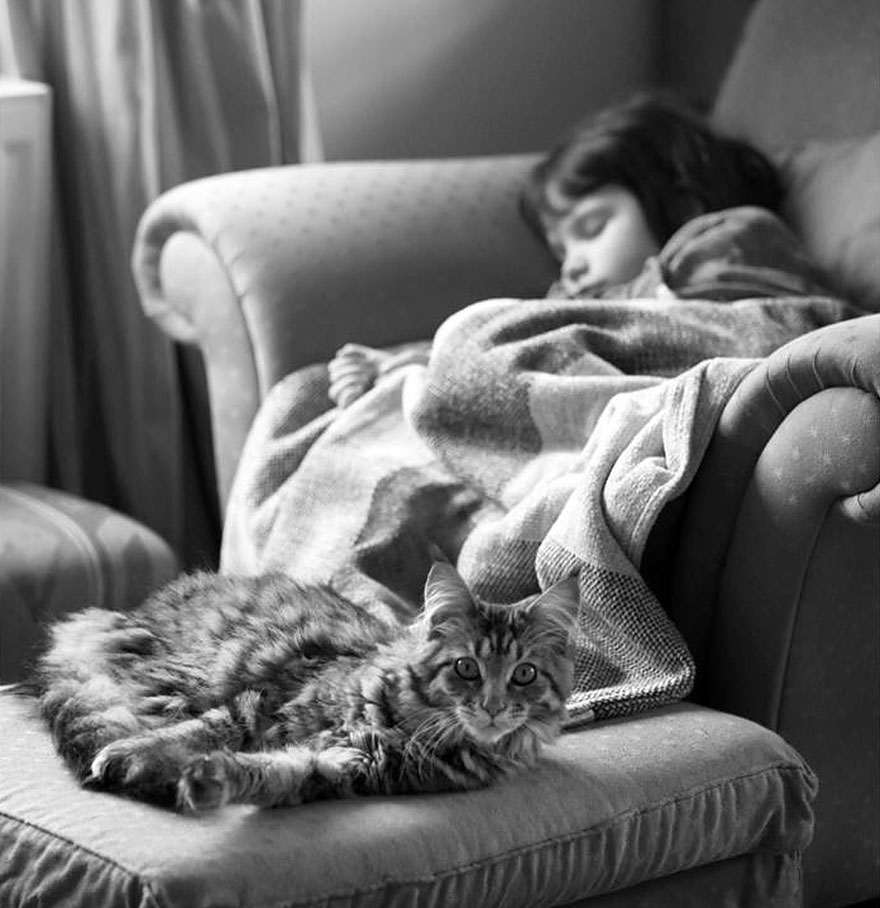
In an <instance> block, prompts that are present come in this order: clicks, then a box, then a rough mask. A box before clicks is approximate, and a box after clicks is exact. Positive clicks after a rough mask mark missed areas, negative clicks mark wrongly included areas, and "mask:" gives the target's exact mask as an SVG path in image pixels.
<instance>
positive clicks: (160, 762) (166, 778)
mask: <svg viewBox="0 0 880 908" xmlns="http://www.w3.org/2000/svg"><path fill="white" fill-rule="evenodd" d="M175 762H176V761H175V759H174V757H173V755H172V754H170V753H169V752H167V750H166V749H165V748H163V747H161V746H160V745H158V744H157V743H156V742H155V741H152V740H148V739H146V738H138V737H133V738H122V739H120V740H118V741H112V742H111V743H110V744H107V745H105V746H104V747H102V748H101V750H99V751H98V753H97V755H96V756H95V758H94V760H92V764H91V775H89V776H88V777H87V778H86V779H84V780H83V785H85V786H86V787H87V788H97V789H109V790H111V791H121V792H124V793H126V794H129V795H133V796H134V797H138V798H141V799H143V800H148V801H158V802H160V803H165V802H168V801H171V800H173V793H174V784H175V782H176V780H177V767H176V765H175Z"/></svg>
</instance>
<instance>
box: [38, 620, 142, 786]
mask: <svg viewBox="0 0 880 908" xmlns="http://www.w3.org/2000/svg"><path fill="white" fill-rule="evenodd" d="M153 645H154V641H153V640H152V635H150V634H149V632H148V631H146V630H144V629H142V628H138V627H134V626H132V624H131V623H130V621H129V619H128V616H127V615H125V614H123V613H120V612H113V611H107V610H105V609H97V608H90V609H85V610H83V611H81V612H77V613H75V614H73V615H71V616H69V617H67V618H65V619H63V620H62V621H60V622H58V623H57V624H55V625H54V626H53V627H52V628H51V630H50V642H49V645H48V647H47V649H46V650H45V652H44V653H43V655H42V656H41V657H40V658H39V659H38V661H37V663H36V667H35V670H34V672H33V673H32V675H31V677H30V679H29V680H28V682H27V684H26V685H25V691H26V692H28V693H30V694H31V695H33V696H35V697H37V698H38V702H39V708H40V712H41V713H42V715H43V718H44V719H45V720H46V722H47V723H48V725H49V728H50V729H51V731H52V736H53V738H54V741H55V746H56V748H57V750H58V752H59V754H61V756H62V757H63V758H64V760H65V761H66V762H67V764H68V765H69V766H70V767H71V769H73V771H74V772H75V773H76V775H77V777H78V778H79V779H80V780H82V779H85V778H87V777H88V775H89V773H90V771H91V765H92V760H93V759H94V757H95V755H96V754H97V753H98V751H99V750H100V749H101V748H102V747H103V746H104V745H105V744H109V743H110V742H111V741H115V740H117V739H119V738H122V737H127V736H129V735H131V734H135V733H137V732H138V731H141V730H143V729H144V728H145V727H146V724H145V721H144V718H143V717H141V716H138V715H137V714H136V712H135V711H134V709H133V707H132V703H131V702H130V698H129V694H130V688H129V687H127V686H126V685H125V684H124V683H122V677H121V676H120V669H121V668H123V667H124V666H125V664H126V663H128V664H130V663H131V662H132V661H134V660H136V659H138V658H139V657H141V658H142V657H143V656H144V655H146V654H147V653H148V652H150V650H151V648H152V646H153Z"/></svg>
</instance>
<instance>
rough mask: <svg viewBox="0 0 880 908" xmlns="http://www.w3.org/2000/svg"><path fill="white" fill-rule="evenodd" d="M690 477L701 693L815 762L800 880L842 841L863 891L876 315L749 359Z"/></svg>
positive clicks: (875, 485) (869, 872) (879, 364)
mask: <svg viewBox="0 0 880 908" xmlns="http://www.w3.org/2000/svg"><path fill="white" fill-rule="evenodd" d="M698 481H699V485H698V486H695V487H694V488H693V489H692V494H691V495H690V497H689V500H688V503H687V505H686V509H685V517H684V527H683V529H684V532H683V534H682V536H681V537H680V539H679V546H680V548H679V550H678V563H677V564H676V581H677V583H676V593H677V595H676V597H675V599H676V601H675V609H676V611H677V615H676V620H678V621H679V622H680V624H679V626H680V627H681V628H682V630H683V632H684V633H685V636H686V637H687V638H688V640H689V643H690V644H691V648H692V650H693V651H694V654H695V658H696V659H697V665H698V684H697V688H696V694H697V697H698V698H699V699H701V700H702V701H703V702H705V703H707V704H709V705H712V706H714V707H716V708H718V709H722V710H726V711H729V712H733V713H736V714H738V715H742V716H745V717H747V718H750V719H753V720H755V721H758V722H760V723H761V724H763V725H765V726H767V727H769V728H772V729H773V730H774V731H776V732H778V733H779V734H780V735H782V736H783V737H784V738H785V739H786V740H787V741H789V742H790V743H791V744H792V745H793V746H794V747H796V748H797V750H798V751H799V752H800V753H801V754H802V755H803V756H804V758H805V759H806V760H807V762H808V763H809V764H810V765H811V767H812V768H813V769H814V770H815V772H816V773H817V775H818V777H819V796H818V799H817V802H816V830H815V834H814V838H813V843H812V845H811V846H810V868H811V869H810V879H809V880H808V881H807V882H808V884H809V883H811V881H813V882H815V881H816V880H819V881H821V880H827V879H833V878H834V872H835V871H836V870H837V869H839V867H840V861H841V860H842V856H841V854H840V852H839V850H838V844H839V842H840V841H846V842H847V843H848V846H847V853H846V856H845V860H846V861H847V865H848V866H849V867H851V868H852V869H853V870H852V872H853V874H854V876H855V877H856V878H858V879H860V880H863V881H864V880H873V883H871V888H869V889H868V890H867V891H870V892H874V891H876V885H877V880H878V865H877V854H878V849H880V836H878V827H877V823H876V818H877V815H878V812H880V742H878V729H880V698H878V696H877V678H878V671H880V315H873V316H866V317H863V318H858V319H854V320H852V321H849V322H844V323H842V324H839V325H833V326H829V327H827V328H823V329H821V330H819V331H815V332H813V333H811V334H809V335H806V336H805V337H803V338H800V339H798V340H796V341H794V342H793V343H791V344H788V345H787V346H786V347H784V348H782V349H781V350H779V351H778V352H777V353H776V354H774V355H773V356H771V357H769V359H768V360H767V361H766V362H764V363H762V364H760V365H759V366H758V367H757V368H756V369H755V370H754V371H753V372H752V373H750V375H749V376H747V378H746V379H745V380H744V381H743V383H742V384H741V386H740V387H739V388H738V389H737V393H736V394H735V395H734V397H733V398H732V400H731V401H730V403H729V404H728V406H727V408H726V409H725V411H724V413H723V415H722V419H721V422H720V425H719V426H718V429H717V432H716V435H715V439H714V441H713V443H712V445H711V447H710V450H709V452H708V453H707V457H706V459H705V461H704V463H703V464H702V465H701V469H700V471H699V476H698ZM865 830H871V831H872V832H871V833H870V834H866V833H865ZM834 895H835V893H831V892H824V891H822V892H816V893H813V895H812V898H813V900H814V901H816V903H819V902H821V903H822V904H826V903H827V904H833V903H834V902H833V897H834Z"/></svg>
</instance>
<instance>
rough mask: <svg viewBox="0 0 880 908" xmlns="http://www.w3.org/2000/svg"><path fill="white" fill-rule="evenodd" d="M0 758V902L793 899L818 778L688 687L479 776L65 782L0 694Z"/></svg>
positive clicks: (394, 906) (775, 740)
mask: <svg viewBox="0 0 880 908" xmlns="http://www.w3.org/2000/svg"><path fill="white" fill-rule="evenodd" d="M0 765H2V766H3V772H2V775H0V854H2V855H3V859H2V860H0V904H2V905H25V904H27V905H30V904H40V905H41V906H43V908H66V906H69V905H83V906H85V905H88V906H89V908H129V906H130V908H160V906H161V908H219V906H223V908H233V906H235V908H294V906H299V908H306V906H309V908H318V906H323V908H331V906H332V908H416V906H418V908H444V906H453V905H454V906H462V908H476V906H480V908H538V906H546V908H549V906H554V905H568V904H569V903H571V902H574V901H576V900H578V899H589V900H590V901H589V902H588V904H593V901H592V899H596V904H597V905H609V906H620V905H630V904H633V905H646V906H647V905H650V906H652V908H658V906H659V908H666V906H670V908H671V906H676V908H681V906H685V908H690V906H693V908H697V906H700V908H703V906H707V905H712V906H734V905H735V906H737V908H768V906H775V908H795V906H799V905H800V904H801V897H802V892H801V876H800V854H801V852H802V851H803V850H804V849H805V848H806V847H807V845H808V844H809V841H810V837H811V834H812V825H813V815H812V801H813V799H814V797H815V794H816V779H815V777H814V775H813V773H812V771H811V770H810V769H809V768H808V767H807V766H806V765H805V764H804V762H803V761H802V760H801V759H800V757H799V756H798V755H797V754H796V753H795V752H794V750H793V749H792V748H791V747H789V745H787V744H786V743H785V742H784V741H783V740H782V739H781V738H780V737H778V736H777V735H775V734H774V733H773V732H771V731H768V730H767V729H764V728H762V727H761V726H759V725H756V724H754V723H752V722H748V721H746V720H745V719H740V718H737V717H735V716H731V715H727V714H724V713H719V712H715V711H714V710H710V709H705V708H703V707H699V706H695V705H692V704H676V705H674V706H671V707H666V708H663V709H660V710H655V711H651V712H647V713H643V714H641V715H640V716H637V717H635V718H630V719H626V720H612V721H610V722H604V723H598V724H596V725H592V726H588V727H586V728H584V729H581V730H579V731H577V732H573V733H570V734H565V735H563V736H562V737H561V738H560V740H559V741H558V743H556V744H555V745H553V746H552V747H550V748H548V749H547V753H546V756H545V757H544V759H543V760H542V761H541V762H540V764H539V765H538V766H537V767H536V768H535V769H534V770H531V771H528V772H523V773H520V774H519V775H516V776H514V777H512V778H509V779H507V780H505V781H503V782H501V783H499V784H497V785H495V786H492V787H490V788H488V789H485V790H481V791H471V792H465V793H455V794H439V795H411V796H400V797H393V798H382V797H370V798H360V799H351V800H345V801H335V802H318V803H313V804H307V805H302V806H299V807H292V808H278V809H273V810H259V809H254V808H251V807H242V806H231V807H226V808H224V809H222V810H219V811H216V812H214V813H211V814H208V815H205V816H195V817H194V816H182V815H179V814H174V813H172V812H171V811H168V810H162V809H160V808H156V807H151V806H148V805H146V804H140V803H137V802H135V801H132V800H127V799H125V798H120V797H117V796H115V795H112V794H104V793H99V792H94V791H86V790H83V789H81V788H78V787H77V785H76V783H75V782H74V780H73V778H72V776H71V774H70V773H69V772H68V771H67V770H66V769H65V768H64V767H63V766H62V764H61V761H60V760H59V758H58V757H57V756H56V755H55V753H54V752H53V748H52V742H51V737H50V735H49V733H48V731H47V730H46V729H45V728H43V727H42V726H41V723H40V722H39V721H38V720H36V719H35V718H34V716H33V715H32V709H31V707H30V705H29V704H28V703H27V702H26V701H25V702H23V701H22V700H21V699H19V698H17V697H15V696H14V695H12V694H2V695H0ZM630 890H632V895H633V899H632V901H629V900H627V899H625V898H623V892H629V891H630ZM617 891H620V897H619V898H618V897H616V896H614V895H612V893H615V892H617ZM604 898H608V899H610V901H608V902H605V901H604Z"/></svg>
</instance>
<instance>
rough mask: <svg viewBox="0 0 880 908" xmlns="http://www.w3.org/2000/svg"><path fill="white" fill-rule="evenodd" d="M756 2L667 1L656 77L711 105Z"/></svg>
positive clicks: (701, 104)
mask: <svg viewBox="0 0 880 908" xmlns="http://www.w3.org/2000/svg"><path fill="white" fill-rule="evenodd" d="M752 3H753V0H664V2H663V6H662V15H661V16H660V17H659V20H660V21H659V23H658V32H657V37H658V45H659V46H658V55H657V81H658V83H659V84H661V85H663V86H665V87H667V88H670V89H672V90H673V91H677V92H679V93H681V94H683V95H684V96H685V97H687V98H689V99H690V100H691V101H692V102H694V104H696V105H697V106H698V107H703V108H706V109H707V108H708V107H709V106H710V105H711V103H712V99H713V98H714V97H715V95H716V93H717V91H718V86H719V85H720V84H721V78H722V76H723V75H724V71H725V69H726V68H727V64H728V62H729V61H730V57H731V54H732V53H733V49H734V47H735V46H736V43H737V41H738V39H739V36H740V33H741V32H742V27H743V24H744V22H745V19H746V16H747V14H748V12H749V9H750V8H751V6H752Z"/></svg>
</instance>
